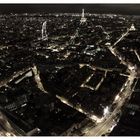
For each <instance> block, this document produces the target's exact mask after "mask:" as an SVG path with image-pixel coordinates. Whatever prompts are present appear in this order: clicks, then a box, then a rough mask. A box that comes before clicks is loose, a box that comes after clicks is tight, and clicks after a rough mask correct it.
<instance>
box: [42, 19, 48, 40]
mask: <svg viewBox="0 0 140 140" xmlns="http://www.w3.org/2000/svg"><path fill="white" fill-rule="evenodd" d="M46 28H47V22H46V21H45V22H43V25H42V40H48V34H47V29H46Z"/></svg>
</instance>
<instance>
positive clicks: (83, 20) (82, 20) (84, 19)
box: [80, 9, 87, 23]
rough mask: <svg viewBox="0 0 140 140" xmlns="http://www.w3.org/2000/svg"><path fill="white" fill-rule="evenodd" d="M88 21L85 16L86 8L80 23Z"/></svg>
mask: <svg viewBox="0 0 140 140" xmlns="http://www.w3.org/2000/svg"><path fill="white" fill-rule="evenodd" d="M86 21H87V19H86V18H85V13H84V9H82V16H81V20H80V23H84V22H86Z"/></svg>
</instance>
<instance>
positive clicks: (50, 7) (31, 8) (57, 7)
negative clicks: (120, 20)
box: [0, 4, 140, 15]
mask: <svg viewBox="0 0 140 140" xmlns="http://www.w3.org/2000/svg"><path fill="white" fill-rule="evenodd" d="M83 8H84V9H85V11H86V12H89V13H113V14H129V15H139V13H140V4H0V9H1V10H0V13H4V14H6V13H7V14H8V13H26V12H27V13H36V12H38V13H39V12H41V13H42V12H45V13H80V12H81V9H83Z"/></svg>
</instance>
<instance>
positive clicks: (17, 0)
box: [0, 0, 140, 4]
mask: <svg viewBox="0 0 140 140" xmlns="http://www.w3.org/2000/svg"><path fill="white" fill-rule="evenodd" d="M0 3H52V4H56V3H60V4H62V3H79V4H82V3H102V4H103V3H120V4H122V3H128V4H134V3H140V0H77V1H76V0H0Z"/></svg>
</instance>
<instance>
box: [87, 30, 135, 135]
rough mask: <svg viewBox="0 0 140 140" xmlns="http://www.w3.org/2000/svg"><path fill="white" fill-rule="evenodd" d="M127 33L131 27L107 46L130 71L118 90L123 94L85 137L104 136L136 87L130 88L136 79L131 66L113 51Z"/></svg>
mask: <svg viewBox="0 0 140 140" xmlns="http://www.w3.org/2000/svg"><path fill="white" fill-rule="evenodd" d="M129 31H132V29H131V27H130V28H129V29H128V30H127V31H126V32H125V33H123V34H122V35H121V37H120V38H119V39H118V40H117V41H116V42H115V43H114V44H113V45H112V46H108V49H109V50H110V52H111V53H112V54H113V55H115V56H116V57H118V59H119V60H120V61H121V63H122V64H124V65H126V66H127V67H128V69H129V71H130V75H129V77H128V80H127V82H126V83H127V84H124V85H123V87H122V88H121V90H120V92H121V91H123V94H122V95H123V96H122V97H121V99H120V100H119V101H118V104H117V107H116V108H115V110H114V111H113V112H112V113H111V115H109V116H107V117H106V118H107V119H106V118H104V119H103V120H102V122H101V123H99V124H97V126H96V127H93V128H92V129H90V130H87V131H86V133H85V135H86V136H101V135H102V134H105V133H107V132H108V130H109V129H110V128H111V127H112V126H113V125H114V118H115V117H116V115H117V113H118V112H119V111H120V110H121V107H122V106H123V104H124V102H125V101H126V99H127V98H130V96H131V94H132V91H133V89H134V87H135V85H136V84H134V87H132V85H133V83H134V79H135V77H136V71H135V69H131V68H132V66H130V64H129V63H127V62H125V61H124V60H123V59H122V58H123V56H121V54H120V53H119V52H118V51H117V50H116V49H114V46H115V45H117V44H118V43H119V42H120V41H121V40H123V39H124V37H125V36H127V35H128V33H129Z"/></svg>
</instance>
